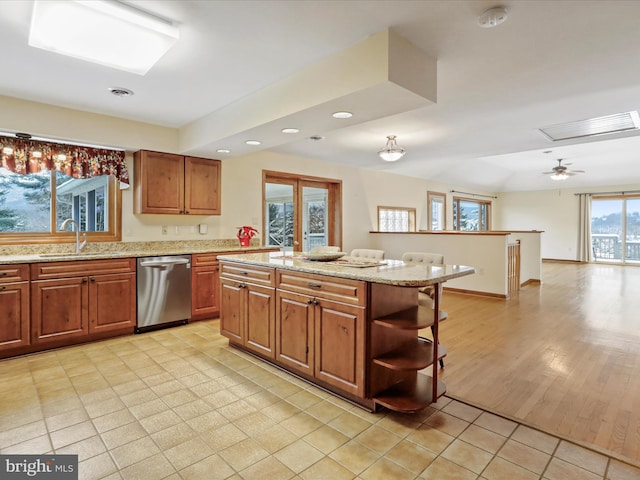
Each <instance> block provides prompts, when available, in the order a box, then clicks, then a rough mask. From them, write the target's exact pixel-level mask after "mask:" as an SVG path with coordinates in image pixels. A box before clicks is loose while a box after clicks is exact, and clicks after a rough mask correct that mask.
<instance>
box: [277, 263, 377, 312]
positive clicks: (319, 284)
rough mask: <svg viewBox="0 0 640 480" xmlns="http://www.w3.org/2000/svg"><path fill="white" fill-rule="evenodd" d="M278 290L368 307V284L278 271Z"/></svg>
mask: <svg viewBox="0 0 640 480" xmlns="http://www.w3.org/2000/svg"><path fill="white" fill-rule="evenodd" d="M277 288H278V289H281V290H287V291H290V292H295V293H303V294H305V295H311V296H317V297H321V298H326V299H327V300H335V301H337V302H343V303H348V304H351V305H361V306H364V305H366V300H367V293H366V291H367V290H366V283H365V282H363V281H359V280H349V279H345V278H335V277H329V276H326V275H315V274H309V273H298V272H289V271H286V270H278V271H277Z"/></svg>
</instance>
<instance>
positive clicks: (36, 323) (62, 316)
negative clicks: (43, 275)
mask: <svg viewBox="0 0 640 480" xmlns="http://www.w3.org/2000/svg"><path fill="white" fill-rule="evenodd" d="M88 300H89V287H88V280H87V278H86V277H78V278H63V279H58V280H40V281H37V282H31V343H33V344H40V343H47V342H54V341H59V340H64V338H75V337H81V336H84V335H87V334H88V333H89V322H88V319H89V311H88Z"/></svg>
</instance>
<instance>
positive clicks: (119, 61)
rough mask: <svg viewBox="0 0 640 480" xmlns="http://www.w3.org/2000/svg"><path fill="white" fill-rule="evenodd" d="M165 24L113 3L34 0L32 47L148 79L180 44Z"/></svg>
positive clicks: (108, 1)
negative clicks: (163, 59) (165, 56)
mask: <svg viewBox="0 0 640 480" xmlns="http://www.w3.org/2000/svg"><path fill="white" fill-rule="evenodd" d="M178 38H179V32H178V29H177V28H176V27H174V26H173V25H172V24H171V23H169V22H166V21H165V20H163V19H160V18H158V17H155V16H153V15H149V14H147V13H146V12H143V11H141V10H138V9H136V8H133V7H129V6H127V5H125V4H123V3H120V2H116V1H110V0H90V1H87V0H64V1H60V0H46V1H43V0H35V1H34V5H33V15H32V17H31V29H30V31H29V45H30V46H32V47H36V48H42V49H44V50H48V51H51V52H55V53H59V54H62V55H67V56H70V57H74V58H79V59H81V60H85V61H88V62H93V63H97V64H100V65H105V66H107V67H112V68H117V69H119V70H125V71H127V72H132V73H137V74H138V75H144V74H146V73H147V72H148V71H149V69H150V68H151V67H152V66H153V65H154V64H155V63H156V62H157V61H158V60H160V58H161V57H162V56H163V55H164V54H165V53H166V52H167V51H168V50H169V49H170V48H171V47H172V46H173V45H174V44H175V42H176V41H178Z"/></svg>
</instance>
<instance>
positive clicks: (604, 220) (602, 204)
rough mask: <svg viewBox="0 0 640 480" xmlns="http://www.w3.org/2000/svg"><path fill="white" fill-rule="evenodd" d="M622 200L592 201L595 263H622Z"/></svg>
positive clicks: (592, 241) (592, 242)
mask: <svg viewBox="0 0 640 480" xmlns="http://www.w3.org/2000/svg"><path fill="white" fill-rule="evenodd" d="M623 207H624V200H622V199H606V200H600V199H593V200H592V201H591V245H592V248H593V259H594V260H595V261H598V260H600V261H607V262H620V261H622V238H623V235H622V229H623V223H622V219H623V216H622V209H623Z"/></svg>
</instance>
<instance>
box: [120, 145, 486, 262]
mask: <svg viewBox="0 0 640 480" xmlns="http://www.w3.org/2000/svg"><path fill="white" fill-rule="evenodd" d="M128 158H129V157H128ZM129 162H130V163H131V159H130V158H129ZM263 170H272V171H279V172H289V173H296V174H303V175H311V176H317V177H327V178H333V179H339V180H342V196H343V205H342V207H343V245H342V248H343V249H344V250H347V251H350V250H351V249H353V248H358V247H367V246H370V241H371V240H370V237H369V231H370V230H377V228H378V225H377V207H378V206H379V205H384V206H399V207H409V208H415V209H416V215H417V218H418V219H421V218H426V213H425V210H426V201H427V190H434V191H438V192H448V191H449V190H450V189H451V187H446V186H444V185H441V184H436V183H433V182H429V181H426V180H422V179H417V178H411V177H405V176H400V175H393V174H389V173H383V172H378V171H370V170H364V169H359V168H350V167H345V166H341V165H338V164H331V163H326V162H320V161H316V160H312V159H308V158H300V157H292V156H287V155H281V154H276V153H273V152H266V151H265V152H258V153H254V154H251V155H246V156H244V157H238V158H231V159H226V160H223V162H222V215H220V216H183V215H133V213H132V212H133V192H132V189H129V190H125V191H124V192H123V217H122V219H123V232H124V233H123V240H124V241H146V240H165V239H166V240H179V239H180V238H185V239H213V238H233V237H234V236H235V233H236V227H237V226H239V225H252V226H254V227H257V228H258V229H259V230H261V229H262V211H261V208H262V207H261V206H262V171H263ZM133 174H134V172H131V175H132V176H133ZM480 193H482V192H480ZM450 197H451V194H448V198H447V205H448V206H450V205H451V201H452V200H451V198H450ZM200 223H206V224H207V226H208V233H207V234H206V235H200V234H198V233H197V231H198V229H197V228H196V226H197V225H198V224H200ZM162 225H168V226H169V227H170V228H169V233H168V234H167V235H162V234H161V231H162ZM175 226H178V227H179V230H180V233H179V234H176V233H175ZM192 227H193V230H194V231H195V232H194V233H191V230H192Z"/></svg>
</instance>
